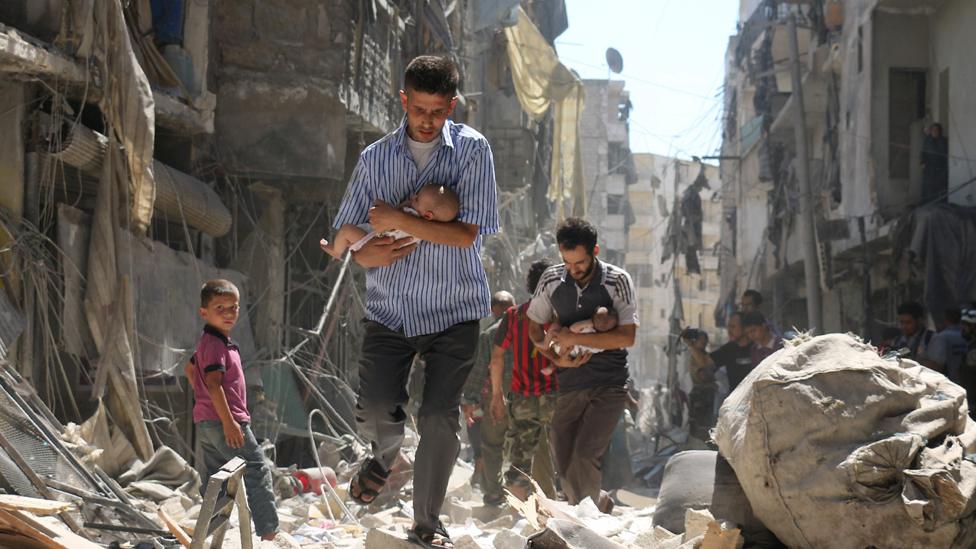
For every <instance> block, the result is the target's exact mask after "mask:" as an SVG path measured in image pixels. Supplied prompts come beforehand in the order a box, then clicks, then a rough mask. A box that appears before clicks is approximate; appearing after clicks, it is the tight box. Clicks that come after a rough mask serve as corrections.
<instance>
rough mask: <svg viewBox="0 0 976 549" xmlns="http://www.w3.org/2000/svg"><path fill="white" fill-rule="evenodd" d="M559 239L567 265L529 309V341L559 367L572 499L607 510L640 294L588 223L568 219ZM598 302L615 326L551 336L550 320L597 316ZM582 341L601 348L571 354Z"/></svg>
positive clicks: (555, 440) (560, 445)
mask: <svg viewBox="0 0 976 549" xmlns="http://www.w3.org/2000/svg"><path fill="white" fill-rule="evenodd" d="M556 242H557V243H558V244H559V254H560V256H562V259H563V262H564V263H563V264H562V265H556V266H553V267H550V268H549V269H548V270H546V271H545V272H544V273H543V274H542V279H541V280H540V281H539V286H538V287H537V288H536V291H535V296H533V298H532V301H531V302H530V303H529V308H528V310H527V311H526V314H527V316H528V317H529V338H530V339H531V340H532V343H533V344H534V345H535V346H536V347H537V348H538V349H539V352H540V353H542V355H543V356H545V357H546V358H547V359H549V360H550V361H551V362H552V363H553V364H555V365H556V366H559V368H560V369H559V371H558V378H559V396H558V397H557V398H556V410H555V414H554V415H553V418H552V423H551V440H552V450H553V457H554V458H555V462H556V469H557V472H558V473H559V477H560V478H561V479H562V488H563V491H564V492H565V493H566V499H567V500H568V501H569V503H570V504H571V505H576V504H578V503H579V502H580V501H582V500H584V499H586V498H587V497H589V498H591V499H592V500H593V501H594V502H595V503H596V505H597V508H599V509H600V510H601V511H603V512H604V513H609V512H610V509H611V508H612V507H613V500H612V499H611V498H610V496H609V494H607V493H606V492H605V491H602V490H601V485H602V480H603V471H602V470H601V469H600V460H601V458H602V457H603V454H604V453H605V452H606V451H607V447H608V446H609V445H610V438H611V436H612V435H613V430H614V428H615V427H616V425H617V422H618V421H619V419H620V415H621V414H622V413H623V410H624V406H625V405H626V403H627V396H628V393H627V389H626V384H627V378H628V374H627V348H629V347H632V346H633V345H634V340H635V338H636V336H637V324H638V318H637V295H636V291H635V290H634V283H633V281H632V280H631V278H630V275H629V274H627V272H626V271H624V270H623V269H621V268H619V267H616V266H614V265H611V264H609V263H604V262H603V261H600V259H599V258H598V257H597V256H598V255H599V253H600V247H599V245H597V230H596V228H595V227H593V225H591V224H590V223H589V222H587V221H585V220H583V219H580V218H569V219H566V220H565V221H563V222H562V223H561V224H560V225H559V228H558V229H557V231H556ZM600 307H606V308H607V309H613V310H614V311H615V312H616V313H617V322H618V324H617V327H616V328H613V329H612V330H609V331H606V332H599V333H592V334H577V333H574V332H572V331H570V330H560V331H558V332H555V333H553V332H550V333H549V337H548V338H547V337H546V335H547V334H546V332H545V326H546V325H547V324H549V323H551V322H554V321H556V320H558V321H559V323H560V324H561V325H563V326H571V325H572V324H574V323H576V322H579V321H581V320H586V319H589V318H593V315H594V314H595V313H596V311H597V309H599V308H600ZM550 343H551V345H550ZM576 345H579V346H582V347H590V348H592V349H601V351H599V352H593V353H589V352H584V353H583V354H580V355H578V356H577V357H576V358H570V355H569V353H570V351H571V350H572V348H573V347H575V346H576ZM556 347H558V348H559V349H560V350H561V353H562V354H557V351H556V350H555V349H556Z"/></svg>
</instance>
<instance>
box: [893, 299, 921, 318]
mask: <svg viewBox="0 0 976 549" xmlns="http://www.w3.org/2000/svg"><path fill="white" fill-rule="evenodd" d="M898 315H899V316H901V315H912V318H922V317H923V316H925V308H924V307H922V304H921V303H919V302H917V301H906V302H905V303H902V304H901V305H899V306H898Z"/></svg>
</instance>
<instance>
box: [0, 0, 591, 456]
mask: <svg viewBox="0 0 976 549" xmlns="http://www.w3.org/2000/svg"><path fill="white" fill-rule="evenodd" d="M159 4H160V5H163V4H165V6H166V9H161V10H157V9H155V8H156V7H157V3H156V2H149V1H148V0H144V1H136V2H121V1H119V0H89V1H70V2H69V1H52V2H33V1H22V2H5V3H4V5H3V6H2V7H0V73H2V77H0V95H2V97H3V98H4V104H5V105H8V107H7V108H6V109H5V112H4V113H3V114H2V115H0V124H2V126H3V132H2V134H3V137H2V139H3V140H4V144H5V146H4V147H0V206H2V212H3V213H2V225H3V228H4V231H3V236H2V238H3V240H4V251H3V252H2V261H3V262H4V273H6V274H5V275H4V276H3V285H4V290H5V291H4V292H2V293H0V309H2V311H0V317H2V318H3V322H2V323H0V324H2V329H0V340H2V344H3V351H4V352H5V353H6V355H5V358H6V360H8V361H9V362H10V363H11V364H12V365H13V366H14V367H15V368H16V369H17V371H19V372H20V373H21V374H22V375H23V376H24V377H25V378H26V379H27V380H28V381H29V382H30V383H32V384H34V385H35V386H36V387H38V390H39V392H40V393H41V395H40V396H41V398H42V399H43V400H44V401H45V402H46V403H47V404H48V405H49V406H50V408H51V409H52V410H53V411H54V413H55V414H56V415H57V416H58V417H59V418H61V419H62V420H64V421H79V420H81V419H84V418H86V417H88V416H90V415H91V414H92V413H93V412H94V411H95V410H97V409H100V407H101V406H102V404H104V405H105V406H106V407H107V409H108V410H109V412H110V415H111V417H112V418H113V420H114V421H115V424H116V425H117V427H118V428H119V429H121V432H122V434H123V435H124V436H125V438H127V439H128V440H130V441H131V442H132V444H133V446H134V447H135V450H136V454H137V455H138V456H140V457H143V458H146V457H148V456H149V455H151V454H152V451H153V449H154V448H155V447H158V446H160V445H166V446H171V447H172V448H174V449H176V450H177V451H178V452H179V453H180V454H182V455H184V456H186V457H187V458H188V459H189V457H190V456H192V455H193V445H194V440H193V435H192V432H193V429H192V417H191V414H190V410H191V407H192V397H191V396H190V394H189V391H187V389H186V386H185V385H186V381H185V380H184V379H182V371H183V365H184V364H185V363H186V361H187V360H188V358H189V354H190V353H191V351H192V347H193V345H194V344H195V342H196V338H197V336H198V333H199V329H200V322H199V318H197V313H196V309H197V307H198V303H197V299H198V297H197V296H198V295H199V288H200V285H201V284H202V282H203V281H204V280H206V279H208V278H212V277H217V276H219V277H223V278H228V279H230V280H232V281H234V282H235V283H237V284H238V285H239V286H240V287H241V289H242V291H243V295H242V314H241V321H240V323H239V324H238V327H237V328H236V329H235V332H234V337H235V339H236V340H237V341H238V343H239V345H240V348H241V351H242V355H243V357H244V361H245V364H247V365H248V372H247V375H248V381H249V392H250V396H249V398H250V403H251V406H252V408H254V410H253V414H254V426H255V430H256V431H257V432H258V433H259V436H262V437H266V438H269V439H271V440H275V441H277V442H278V443H279V448H278V452H279V453H278V455H279V456H281V459H282V461H288V460H291V461H292V462H298V463H299V464H300V465H301V464H302V463H303V462H305V463H306V464H307V463H308V462H310V461H311V455H310V453H309V452H306V451H305V448H306V447H307V440H305V437H306V432H307V431H306V420H307V413H308V411H309V410H311V409H313V408H317V407H318V408H322V409H323V410H325V411H326V412H327V415H328V416H329V422H328V425H326V424H319V427H320V428H322V429H323V430H325V429H331V430H332V432H336V431H339V432H340V433H341V432H342V431H343V430H344V429H346V428H347V427H348V425H350V424H352V423H353V416H352V406H353V403H352V399H353V392H354V390H355V387H356V384H357V383H358V377H357V375H356V374H357V369H356V364H357V354H358V344H359V337H360V335H361V334H360V329H361V328H360V325H359V320H360V318H361V315H362V306H361V299H362V297H361V292H360V288H361V279H362V274H361V271H360V270H359V269H358V268H356V267H353V266H346V265H344V264H343V263H342V262H337V261H334V260H331V259H329V258H327V256H325V255H324V254H322V253H321V251H320V250H319V244H318V242H319V240H320V239H321V238H323V237H328V236H329V235H330V234H331V221H332V218H333V216H334V214H335V212H336V210H337V208H338V205H339V202H340V200H341V198H342V195H343V192H344V190H345V186H346V182H347V180H348V177H349V175H350V173H351V172H352V169H353V167H354V165H355V163H356V160H357V158H358V155H359V153H360V151H361V150H362V148H363V147H365V146H366V145H368V144H369V143H371V142H373V141H375V140H376V139H378V138H379V137H381V136H382V135H384V134H386V133H387V132H390V131H392V130H393V129H395V128H396V127H397V126H398V125H399V124H400V121H401V116H402V111H401V107H400V105H399V101H398V98H397V94H396V92H397V91H398V90H399V89H400V87H401V82H400V79H401V76H402V73H403V70H404V68H405V67H406V64H407V63H408V62H409V60H410V59H411V58H413V57H414V56H416V55H419V54H423V53H434V54H446V55H451V56H453V57H454V58H455V59H456V60H457V61H458V64H459V67H460V69H461V73H462V90H461V94H462V95H461V97H460V100H459V104H458V109H457V111H456V113H455V116H454V119H455V120H456V121H458V122H465V123H468V124H470V125H472V126H473V127H475V128H476V129H478V130H479V131H482V132H483V133H484V134H485V135H486V136H487V137H488V139H489V141H490V143H491V144H492V147H493V150H494V155H495V163H496V170H497V179H498V185H499V198H500V200H499V205H500V210H501V211H502V225H503V231H502V234H501V235H500V236H499V237H497V238H493V239H490V240H488V241H487V242H486V248H485V251H484V260H485V265H486V269H487V270H488V273H489V280H490V281H491V284H492V287H493V288H499V289H501V288H506V289H509V288H510V289H512V290H514V291H515V293H516V295H518V296H520V297H527V296H526V294H525V291H524V289H523V286H524V270H523V268H524V267H525V266H527V265H528V262H530V261H532V260H534V259H536V258H538V257H542V256H547V255H552V254H553V250H554V247H553V246H554V238H553V237H552V235H551V231H549V230H548V229H549V227H550V226H551V225H552V224H553V220H554V219H555V217H556V216H557V215H560V214H559V212H564V211H573V207H574V205H573V204H574V202H573V201H574V200H576V198H575V196H576V195H575V194H574V191H575V189H574V188H573V187H572V185H571V184H562V183H561V181H562V180H563V179H566V181H571V180H572V178H573V177H575V175H578V171H577V172H573V171H572V169H570V170H568V171H567V170H565V169H563V165H567V166H570V168H572V167H574V166H575V165H576V164H577V163H578V152H579V147H578V135H579V134H578V131H576V128H577V127H578V121H579V111H578V110H571V109H561V110H560V108H559V107H562V106H566V105H569V104H570V103H571V101H568V100H564V99H565V98H566V97H571V98H573V99H578V101H576V103H580V102H581V100H582V94H581V93H580V94H579V95H575V94H571V93H569V92H566V93H562V94H560V95H559V96H558V97H550V98H546V101H545V102H544V104H542V105H535V106H534V108H533V109H531V110H528V109H527V108H526V102H525V99H526V97H525V80H524V74H522V73H519V72H518V70H516V71H515V72H516V74H515V75H514V76H513V64H516V65H517V64H520V63H521V64H523V65H524V64H525V61H526V60H525V59H522V58H520V57H519V52H518V48H512V47H510V43H511V41H512V40H513V39H523V38H525V36H526V34H527V33H528V34H531V38H532V39H538V40H541V41H542V42H543V43H545V44H547V45H548V47H549V50H550V58H551V60H554V61H552V68H554V69H560V68H561V70H562V71H563V72H560V73H559V74H560V75H562V74H568V73H569V71H568V69H565V67H564V66H562V65H561V64H560V63H558V59H556V57H555V52H554V50H552V47H551V45H552V43H553V40H554V39H555V37H556V36H558V35H559V34H560V33H561V32H562V31H563V30H565V29H566V27H567V24H568V23H567V18H566V10H565V6H564V4H563V2H562V1H561V0H526V1H523V2H518V1H508V2H441V1H439V0H431V1H423V2H413V1H403V0H398V1H393V0H379V1H375V2H357V1H352V0H290V1H288V2H280V3H277V2H276V3H273V4H272V3H268V2H258V1H254V0H245V1H240V2H238V1H234V2H214V1H199V0H193V1H190V0H187V1H175V2H160V3H159ZM550 76H551V75H550ZM520 78H523V79H522V80H520ZM574 78H575V77H574ZM566 89H567V90H577V89H581V86H580V85H579V83H578V80H577V79H570V80H567V81H566ZM520 94H521V95H520ZM567 112H568V113H569V114H568V115H567V114H566V113H567ZM557 113H558V115H559V116H557ZM566 121H568V122H566ZM560 136H562V137H563V139H560ZM566 136H571V137H573V136H575V138H576V139H577V141H576V142H573V145H574V146H572V147H570V146H564V145H562V143H563V142H564V141H565V138H566ZM554 149H555V153H554ZM574 155H575V156H574ZM553 158H559V159H563V160H562V161H561V162H559V163H557V164H558V165H557V166H555V167H554V166H553V164H554V162H553ZM554 173H556V174H560V175H559V176H558V177H557V178H556V181H557V183H558V184H557V185H556V187H557V188H558V189H559V192H557V193H553V192H552V189H551V188H550V187H551V186H552V185H550V181H551V180H552V178H553V174H554ZM574 173H575V175H574ZM562 189H567V191H566V192H563V191H562ZM563 202H565V203H566V204H568V206H564V204H563Z"/></svg>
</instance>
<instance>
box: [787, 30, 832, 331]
mask: <svg viewBox="0 0 976 549" xmlns="http://www.w3.org/2000/svg"><path fill="white" fill-rule="evenodd" d="M787 30H788V31H789V35H790V64H791V65H792V73H793V103H794V104H793V118H794V120H793V132H794V135H795V137H796V175H797V180H798V182H799V184H800V219H799V223H798V225H799V230H800V241H801V244H802V246H803V274H804V278H805V282H806V291H807V292H806V293H807V330H811V331H813V330H820V331H821V332H823V329H824V325H823V299H822V297H821V295H820V256H819V254H818V253H817V241H816V230H817V226H816V224H815V223H816V221H815V217H814V214H813V192H812V191H811V189H810V157H809V152H808V145H807V121H806V111H805V108H804V105H803V77H802V76H801V75H800V46H799V43H798V40H797V37H796V16H795V15H791V16H790V18H789V21H788V22H787Z"/></svg>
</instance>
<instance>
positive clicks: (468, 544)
mask: <svg viewBox="0 0 976 549" xmlns="http://www.w3.org/2000/svg"><path fill="white" fill-rule="evenodd" d="M454 549H481V546H480V545H478V542H477V541H475V540H474V538H472V537H471V536H469V535H467V534H465V535H463V536H461V537H459V538H456V539H454Z"/></svg>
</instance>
